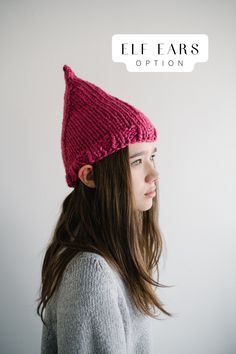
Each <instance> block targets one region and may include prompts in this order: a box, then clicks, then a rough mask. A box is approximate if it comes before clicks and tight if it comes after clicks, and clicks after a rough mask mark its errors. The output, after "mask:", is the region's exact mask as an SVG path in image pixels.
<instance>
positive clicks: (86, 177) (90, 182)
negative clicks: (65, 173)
mask: <svg viewBox="0 0 236 354" xmlns="http://www.w3.org/2000/svg"><path fill="white" fill-rule="evenodd" d="M78 178H79V179H80V180H81V181H82V182H83V183H84V184H85V185H86V186H87V187H89V188H95V187H96V186H95V182H94V177H93V166H91V165H84V166H82V167H81V168H80V170H79V172H78Z"/></svg>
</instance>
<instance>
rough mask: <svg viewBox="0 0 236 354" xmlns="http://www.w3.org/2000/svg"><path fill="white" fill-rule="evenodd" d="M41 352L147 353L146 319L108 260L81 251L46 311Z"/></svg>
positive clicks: (69, 267) (148, 340) (147, 334)
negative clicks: (135, 305)
mask: <svg viewBox="0 0 236 354" xmlns="http://www.w3.org/2000/svg"><path fill="white" fill-rule="evenodd" d="M45 320H46V323H47V326H48V328H46V327H45V325H43V329H42V337H41V354H56V353H57V354H149V353H150V337H149V332H150V322H149V320H150V318H148V317H147V316H144V315H143V314H141V312H139V311H138V310H137V309H136V307H134V305H133V303H132V301H131V299H130V296H129V294H128V292H127V288H126V286H125V284H124V282H123V280H122V279H121V277H120V275H119V274H118V273H117V272H116V271H115V270H114V269H113V268H111V266H110V265H109V264H108V263H107V262H106V260H105V259H104V258H103V257H102V256H100V255H98V254H96V253H92V252H80V254H77V255H76V256H75V257H74V258H73V259H72V260H71V261H70V262H69V264H68V265H67V267H66V270H65V272H64V273H63V277H62V281H61V283H60V286H59V288H58V290H57V291H56V292H55V293H54V294H53V296H52V297H51V298H50V300H49V302H48V304H47V306H46V311H45Z"/></svg>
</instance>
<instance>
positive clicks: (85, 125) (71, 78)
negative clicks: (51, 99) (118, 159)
mask: <svg viewBox="0 0 236 354" xmlns="http://www.w3.org/2000/svg"><path fill="white" fill-rule="evenodd" d="M63 70H64V77H65V83H66V87H65V94H64V112H63V122H62V134H61V150H62V158H63V162H64V166H65V171H66V182H67V185H68V186H69V187H75V185H76V180H77V179H78V171H79V169H80V168H81V167H82V166H83V165H86V164H93V163H94V162H97V161H99V160H101V159H103V158H105V157H106V156H108V155H111V154H112V153H114V152H115V151H117V150H119V149H122V148H124V147H126V146H127V145H129V144H132V143H136V142H148V141H156V139H157V130H156V128H155V127H154V125H153V124H152V123H151V121H150V120H149V119H148V118H147V117H146V116H145V115H144V114H143V113H142V112H140V111H139V110H138V109H136V108H135V107H133V106H131V105H130V104H128V103H127V102H124V101H122V100H120V99H119V98H117V97H114V96H112V95H110V94H109V93H107V92H106V91H103V90H102V89H101V88H99V87H98V86H96V85H94V84H92V83H90V82H88V81H86V80H82V79H81V78H79V77H77V76H76V75H75V74H74V72H73V71H72V70H71V68H70V67H69V66H67V65H64V66H63Z"/></svg>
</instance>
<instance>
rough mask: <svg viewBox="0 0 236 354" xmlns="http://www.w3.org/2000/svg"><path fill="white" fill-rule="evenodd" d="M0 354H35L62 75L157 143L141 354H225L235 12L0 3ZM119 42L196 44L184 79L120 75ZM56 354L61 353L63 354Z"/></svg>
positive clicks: (234, 287) (189, 5)
mask: <svg viewBox="0 0 236 354" xmlns="http://www.w3.org/2000/svg"><path fill="white" fill-rule="evenodd" d="M0 7H1V9H0V10H1V11H0V39H1V41H0V43H1V51H0V53H1V56H0V60H1V66H0V75H1V76H0V77H1V85H0V90H1V108H0V109H1V112H0V117H1V129H0V139H1V248H0V249H1V257H0V260H1V263H0V269H1V303H0V321H1V323H0V326H1V328H0V333H1V334H0V336H1V337H0V343H1V350H0V351H1V354H34V353H39V352H40V340H41V320H40V318H39V317H38V316H37V315H36V305H37V303H36V298H37V297H38V295H39V294H38V290H39V285H40V272H41V265H42V259H43V256H44V252H45V250H46V245H47V242H48V240H49V238H50V237H51V233H52V229H53V227H54V225H55V223H56V220H57V219H58V217H59V210H60V206H61V203H62V201H63V200H64V198H65V197H66V196H67V194H69V193H70V192H71V189H70V188H69V187H67V185H66V181H65V171H64V166H63V162H62V158H61V151H60V134H61V123H62V109H63V95H64V87H65V84H64V73H63V70H62V67H63V65H64V64H67V65H69V66H71V68H72V69H73V70H74V71H75V73H76V74H77V75H80V76H81V78H83V79H86V80H88V81H91V82H93V83H95V84H97V85H98V86H101V87H102V88H104V89H105V90H107V91H108V92H110V93H111V94H113V95H114V96H117V97H119V98H121V99H123V100H125V101H127V102H129V103H131V104H133V105H135V106H136V107H137V108H139V109H140V110H141V111H143V112H144V113H145V114H147V115H148V116H149V117H150V118H151V120H152V121H153V122H154V123H155V125H156V127H157V129H158V132H159V142H158V154H157V156H158V157H157V161H158V169H159V173H160V225H161V227H162V231H163V233H164V236H165V244H166V251H164V253H163V258H162V262H161V264H160V282H161V283H163V284H165V285H174V286H173V287H171V288H166V289H160V290H159V292H158V294H159V296H160V298H161V300H162V302H164V303H165V305H166V309H167V310H169V311H171V312H173V313H175V314H176V316H175V317H174V318H168V317H166V316H164V315H163V316H162V318H163V320H162V321H155V320H151V321H152V323H151V329H152V333H151V338H152V353H153V354H176V353H180V354H189V353H191V354H233V353H235V352H236V340H235V316H236V310H235V300H234V299H235V298H236V281H235V246H236V245H235V237H236V226H235V200H236V188H235V180H236V159H235V152H236V138H235V134H236V133H235V132H236V124H235V108H236V107H235V62H236V50H235V34H236V33H235V32H236V26H235V23H236V22H235V10H236V8H235V7H236V6H235V3H234V1H229V0H228V1H224V2H223V1H194V2H193V1H181V0H179V1H177V2H176V1H168V2H166V3H165V2H163V1H154V0H153V1H145V2H144V1H129V2H127V1H121V0H119V1H117V2H113V1H99V2H96V3H95V2H89V1H88V2H85V1H83V2H82V1H64V2H63V1H45V0H44V1H40V2H39V1H37V2H36V1H6V0H5V1H1V3H0ZM122 33H157V34H158V33H163V34H165V33H166V34H167V33H186V34H188V33H198V34H200V33H203V34H207V35H208V37H209V60H208V62H207V63H202V64H197V65H196V66H195V69H194V71H193V72H190V73H130V72H127V71H126V68H125V65H124V64H119V63H114V62H112V59H111V38H112V35H113V34H122ZM68 354H69V353H68Z"/></svg>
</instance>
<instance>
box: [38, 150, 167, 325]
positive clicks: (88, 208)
mask: <svg viewBox="0 0 236 354" xmlns="http://www.w3.org/2000/svg"><path fill="white" fill-rule="evenodd" d="M91 177H92V178H93V179H94V182H95V185H96V188H89V187H87V186H86V185H85V184H84V183H83V182H82V181H81V180H80V179H79V178H78V180H77V184H76V186H75V188H74V189H73V191H72V192H71V193H70V194H69V195H68V196H67V197H66V198H65V200H64V201H63V203H62V211H61V214H60V217H59V219H58V221H57V223H56V226H55V229H54V232H53V236H52V239H51V240H50V242H49V244H48V246H47V250H46V253H45V256H44V260H43V265H42V272H41V281H42V283H41V286H40V297H39V298H38V299H37V301H38V302H39V303H38V306H37V314H38V315H39V316H40V317H41V319H42V321H43V323H45V322H44V319H43V311H44V309H45V307H46V304H47V302H48V301H49V299H50V298H51V296H52V295H53V293H54V292H55V290H56V289H57V288H58V286H59V283H60V280H61V278H62V275H63V271H64V270H65V268H66V266H67V264H68V263H69V262H70V260H71V259H72V258H73V257H74V256H75V255H76V254H77V253H78V252H81V251H89V252H95V253H98V254H100V255H101V256H103V257H104V258H105V259H106V261H107V262H108V263H109V264H110V266H111V267H113V268H114V269H115V270H116V271H118V272H119V274H120V275H121V277H122V278H123V280H124V282H125V283H126V285H127V287H128V290H129V291H130V295H131V297H132V299H133V302H134V304H135V305H136V307H137V308H138V309H139V310H140V311H141V312H143V313H144V314H146V315H148V316H150V317H153V318H158V315H157V316H156V315H155V308H158V309H159V310H161V311H162V312H163V313H165V314H166V315H168V316H173V315H172V314H171V313H169V312H168V311H167V310H165V309H164V307H163V304H162V303H161V301H160V300H159V298H158V296H157V295H156V293H155V291H154V288H153V287H152V285H153V286H155V287H168V286H166V285H162V284H160V283H158V280H159V269H158V263H159V259H160V256H161V253H162V248H163V238H162V232H161V230H160V226H159V221H158V209H159V208H158V199H157V198H158V197H159V188H158V187H159V185H158V182H157V184H156V187H157V193H156V196H155V197H154V198H153V205H152V207H151V208H150V209H149V210H147V211H143V212H140V211H137V210H135V209H134V201H133V197H132V195H133V193H132V183H131V171H130V162H129V156H128V146H126V147H125V148H123V149H120V150H118V151H116V152H115V153H113V154H111V155H109V156H108V157H106V158H104V159H102V160H100V161H98V162H96V163H94V164H93V176H91ZM154 271H155V272H156V273H157V281H155V280H154V279H153V272H154ZM41 306H42V309H41V312H40V307H41ZM151 307H152V308H153V310H154V313H153V312H151Z"/></svg>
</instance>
